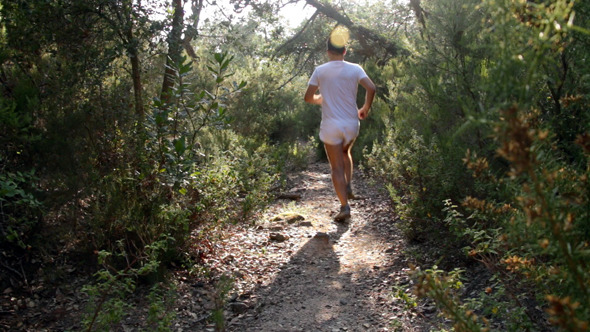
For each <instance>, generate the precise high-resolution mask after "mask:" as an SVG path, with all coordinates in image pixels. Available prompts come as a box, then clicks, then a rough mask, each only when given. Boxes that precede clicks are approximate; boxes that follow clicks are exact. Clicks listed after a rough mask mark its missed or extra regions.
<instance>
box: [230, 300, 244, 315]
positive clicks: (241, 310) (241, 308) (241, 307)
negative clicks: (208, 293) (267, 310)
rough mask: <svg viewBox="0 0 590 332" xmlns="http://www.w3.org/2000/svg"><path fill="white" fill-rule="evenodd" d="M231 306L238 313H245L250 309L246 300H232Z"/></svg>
mask: <svg viewBox="0 0 590 332" xmlns="http://www.w3.org/2000/svg"><path fill="white" fill-rule="evenodd" d="M229 308H230V309H231V311H233V312H234V313H236V314H243V313H244V312H246V311H247V310H248V305H247V304H246V303H244V302H230V304H229Z"/></svg>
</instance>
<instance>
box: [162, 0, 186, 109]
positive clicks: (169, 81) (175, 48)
mask: <svg viewBox="0 0 590 332" xmlns="http://www.w3.org/2000/svg"><path fill="white" fill-rule="evenodd" d="M172 7H173V8H174V16H173V17H172V29H171V30H170V34H169V35H168V40H167V41H168V56H167V58H166V69H165V71H164V82H163V83H162V92H161V94H160V99H161V100H162V101H163V102H164V103H168V102H170V99H171V98H170V97H171V94H170V89H172V87H173V86H174V79H175V77H176V70H175V68H176V66H177V65H178V63H179V62H180V60H181V54H182V38H181V36H182V26H183V24H184V9H183V8H182V0H172Z"/></svg>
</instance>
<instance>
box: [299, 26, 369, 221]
mask: <svg viewBox="0 0 590 332" xmlns="http://www.w3.org/2000/svg"><path fill="white" fill-rule="evenodd" d="M327 44H328V50H327V54H328V59H329V61H328V62H326V63H324V64H322V65H320V66H318V67H316V69H315V70H314V72H313V74H312V75H311V78H310V80H309V83H308V87H307V91H306V92H305V98H304V99H305V102H307V103H310V104H315V105H321V106H322V122H321V125H320V140H321V141H322V142H323V143H324V148H325V149H326V154H327V155H328V161H329V162H330V168H331V171H332V183H333V184H334V190H335V191H336V195H338V199H339V200H340V212H339V213H338V214H337V215H336V216H335V217H334V219H335V220H336V221H342V220H345V219H346V218H349V217H350V205H348V199H352V198H354V194H353V192H352V185H351V181H352V168H353V162H352V155H351V154H350V150H351V149H352V145H353V143H354V141H355V139H356V137H357V136H358V133H359V127H360V122H359V119H360V120H364V119H365V118H366V117H367V115H368V114H369V109H370V108H371V105H372V104H373V98H374V97H375V90H376V88H375V84H373V81H371V79H370V78H369V77H368V76H367V74H366V73H365V71H364V70H363V68H362V67H361V66H359V65H358V64H354V63H350V62H347V61H344V55H345V54H346V46H345V45H344V44H343V45H334V42H333V41H332V38H328V42H327ZM359 84H360V85H361V86H362V87H363V88H365V90H366V94H365V103H364V105H363V106H362V107H361V108H360V109H359V108H358V106H357V104H356V95H357V90H358V85H359ZM318 89H320V90H321V91H320V94H316V92H317V91H318Z"/></svg>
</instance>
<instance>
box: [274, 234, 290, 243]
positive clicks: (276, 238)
mask: <svg viewBox="0 0 590 332" xmlns="http://www.w3.org/2000/svg"><path fill="white" fill-rule="evenodd" d="M270 239H271V240H273V241H277V242H285V241H287V240H288V239H289V237H288V236H286V235H283V234H281V233H270Z"/></svg>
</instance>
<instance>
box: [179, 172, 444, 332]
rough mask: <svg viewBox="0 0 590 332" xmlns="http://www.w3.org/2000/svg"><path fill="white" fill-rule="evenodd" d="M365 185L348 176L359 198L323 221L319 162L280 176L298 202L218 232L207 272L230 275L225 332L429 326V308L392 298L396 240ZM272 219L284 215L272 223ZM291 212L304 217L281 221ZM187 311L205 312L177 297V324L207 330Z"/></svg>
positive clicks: (397, 281)
mask: <svg viewBox="0 0 590 332" xmlns="http://www.w3.org/2000/svg"><path fill="white" fill-rule="evenodd" d="M368 182H370V181H369V180H368V179H365V178H363V177H362V175H361V174H360V173H359V172H357V173H356V174H355V179H354V182H353V183H354V188H355V193H356V194H357V195H358V196H360V197H361V199H360V200H354V201H352V202H351V208H352V217H351V219H350V220H348V222H345V223H336V222H334V221H332V219H331V215H334V214H335V213H336V212H337V209H338V207H339V204H338V201H337V199H336V196H335V195H334V193H333V189H332V184H331V180H330V176H329V168H328V165H327V164H325V163H316V164H312V165H311V166H310V167H309V168H308V170H306V171H304V172H301V173H298V174H296V175H293V176H292V177H291V178H290V179H289V183H292V184H293V187H292V188H291V190H290V192H291V193H297V194H300V196H301V198H300V200H298V201H297V202H290V201H287V200H279V201H277V202H276V203H275V204H274V205H273V206H272V207H271V208H270V209H269V210H268V211H267V213H266V214H265V216H264V218H263V219H262V220H261V221H260V222H259V226H258V227H239V226H236V227H235V228H233V229H231V230H229V231H228V232H227V233H226V237H225V239H224V240H223V241H222V242H221V243H222V245H221V249H220V251H221V252H220V253H219V256H220V257H222V258H221V259H220V260H219V261H218V262H216V263H217V264H212V265H211V266H212V267H213V268H214V269H215V268H217V269H218V272H219V271H223V272H224V273H226V274H231V275H232V276H233V278H235V284H234V289H235V292H233V293H232V294H231V295H230V296H229V303H227V305H226V312H225V317H226V321H227V325H226V329H227V330H228V331H329V332H333V331H427V330H429V329H430V328H429V327H430V325H429V322H430V321H431V319H433V318H434V307H433V306H429V305H420V306H418V307H417V308H412V309H408V308H407V307H406V304H405V303H403V301H401V300H399V299H397V298H396V297H395V296H394V287H400V288H401V289H404V290H406V289H408V288H409V287H410V280H409V279H408V277H407V274H406V272H407V267H408V260H407V258H406V257H404V254H403V252H404V250H403V249H404V248H405V243H404V241H403V238H402V237H401V235H400V234H399V231H398V230H397V226H396V216H395V214H394V213H393V211H392V209H391V207H390V203H389V201H388V199H387V197H386V196H385V195H384V194H383V193H379V192H378V190H377V189H376V188H375V187H374V186H370V185H369V183H368ZM281 213H283V214H284V213H289V214H291V217H286V218H283V219H286V220H280V219H281V218H275V216H277V215H280V214H281ZM293 214H295V215H296V216H297V215H299V216H302V218H304V219H303V220H297V221H295V222H292V223H290V221H289V220H288V219H289V218H293ZM273 218H274V219H275V221H271V220H273ZM296 219H297V218H296ZM193 287H194V285H193ZM197 288H198V287H197ZM204 288H206V287H204ZM179 291H180V290H179ZM198 292H199V291H198V290H197V293H198ZM201 292H203V293H206V292H207V291H206V290H202V291H201ZM196 305H204V307H207V304H206V303H194V301H193V302H191V300H190V298H189V297H187V298H186V302H185V306H184V308H185V312H183V311H182V306H181V310H180V311H179V313H178V316H177V317H178V319H179V321H180V322H182V323H181V324H178V325H177V326H178V327H181V326H182V327H183V328H182V329H183V330H185V331H187V330H191V331H193V330H200V329H202V330H205V331H207V330H210V331H213V327H212V326H211V325H208V326H207V325H201V324H200V323H199V322H195V323H193V324H190V323H188V322H189V321H191V320H192V321H193V322H194V321H195V320H194V318H195V316H198V315H195V314H194V312H195V311H196V310H198V308H197V307H196ZM209 306H210V304H209ZM191 308H192V309H191ZM187 312H188V314H187ZM183 316H184V317H186V318H187V320H185V319H183ZM191 318H192V319H191ZM200 322H201V323H203V320H200Z"/></svg>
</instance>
